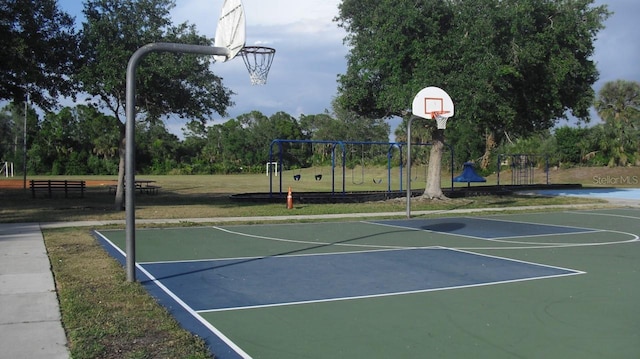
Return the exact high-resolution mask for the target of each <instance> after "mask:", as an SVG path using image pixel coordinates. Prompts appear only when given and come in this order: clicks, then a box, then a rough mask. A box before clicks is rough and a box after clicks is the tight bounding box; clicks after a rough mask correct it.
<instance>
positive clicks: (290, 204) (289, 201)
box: [287, 187, 293, 209]
mask: <svg viewBox="0 0 640 359" xmlns="http://www.w3.org/2000/svg"><path fill="white" fill-rule="evenodd" d="M292 208H293V195H292V194H291V187H289V193H288V194H287V209H292Z"/></svg>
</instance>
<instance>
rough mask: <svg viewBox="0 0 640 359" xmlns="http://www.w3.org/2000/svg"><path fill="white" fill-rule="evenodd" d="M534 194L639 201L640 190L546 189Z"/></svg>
mask: <svg viewBox="0 0 640 359" xmlns="http://www.w3.org/2000/svg"><path fill="white" fill-rule="evenodd" d="M535 193H537V194H541V195H544V196H569V197H592V198H605V199H624V200H638V201H640V188H581V189H557V190H553V189H548V190H537V191H535Z"/></svg>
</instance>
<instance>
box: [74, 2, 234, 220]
mask: <svg viewBox="0 0 640 359" xmlns="http://www.w3.org/2000/svg"><path fill="white" fill-rule="evenodd" d="M174 7H175V2H174V1H173V0H135V1H122V0H87V1H86V2H85V5H84V11H83V12H84V15H85V17H86V21H85V22H84V23H83V26H82V31H81V37H82V41H81V46H80V48H81V53H82V59H81V60H82V65H83V66H82V68H81V70H80V71H79V72H78V73H77V75H76V76H75V79H77V80H78V81H79V83H80V86H81V88H82V90H83V91H84V92H86V93H88V94H90V95H91V96H92V98H93V100H95V102H96V104H97V105H98V106H100V107H101V108H107V109H108V110H110V111H111V113H113V115H114V116H115V117H116V118H118V119H119V120H120V123H121V124H122V127H121V141H120V165H119V173H118V190H117V191H116V201H115V205H116V208H122V204H123V198H124V186H123V181H124V169H125V166H124V161H125V144H124V138H125V136H124V128H125V126H124V116H123V114H124V113H125V108H124V107H125V103H126V98H125V95H126V94H125V89H126V68H127V63H128V61H129V59H130V58H131V55H133V53H134V52H135V51H136V50H137V49H139V48H140V47H142V46H143V45H146V44H148V43H153V42H173V43H185V44H198V45H210V44H211V43H212V41H211V39H208V38H206V37H204V36H201V35H198V34H197V32H196V29H195V27H194V26H192V25H188V24H186V23H183V24H179V25H173V24H172V23H171V19H170V10H171V9H172V8H174ZM209 60H210V59H209V58H207V57H202V56H196V55H190V54H167V53H153V54H149V55H148V56H147V57H145V59H144V61H142V63H141V64H140V65H139V66H138V80H137V84H136V87H137V92H136V109H137V111H138V113H139V119H138V120H144V121H150V122H154V121H161V120H162V118H163V116H165V115H168V114H177V115H178V116H180V117H181V118H187V119H191V120H200V121H202V122H204V121H206V120H208V119H210V117H211V116H213V115H214V114H216V113H217V114H220V115H225V114H226V109H227V108H228V107H229V106H231V105H232V102H231V99H230V97H231V95H232V92H231V91H230V90H229V89H227V88H225V87H224V86H223V84H222V79H221V78H220V77H219V76H217V75H215V74H214V73H213V72H212V71H211V69H210V66H209V65H210V61H209Z"/></svg>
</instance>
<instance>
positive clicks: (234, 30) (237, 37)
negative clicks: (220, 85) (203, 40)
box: [214, 0, 246, 62]
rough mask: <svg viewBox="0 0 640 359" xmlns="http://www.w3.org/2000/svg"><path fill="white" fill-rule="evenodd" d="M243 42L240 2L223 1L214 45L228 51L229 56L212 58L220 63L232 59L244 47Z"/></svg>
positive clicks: (242, 16)
mask: <svg viewBox="0 0 640 359" xmlns="http://www.w3.org/2000/svg"><path fill="white" fill-rule="evenodd" d="M245 40H246V29H245V15H244V8H243V6H242V1H241V0H224V4H223V5H222V11H221V12H220V19H219V20H218V27H217V28H216V36H215V44H214V45H215V46H216V47H226V48H227V49H229V56H228V57H227V56H214V58H215V59H216V61H222V62H224V61H228V60H231V59H233V58H234V57H236V55H237V54H238V52H239V51H240V50H242V48H243V47H244V43H245Z"/></svg>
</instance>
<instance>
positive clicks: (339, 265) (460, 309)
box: [96, 209, 640, 359]
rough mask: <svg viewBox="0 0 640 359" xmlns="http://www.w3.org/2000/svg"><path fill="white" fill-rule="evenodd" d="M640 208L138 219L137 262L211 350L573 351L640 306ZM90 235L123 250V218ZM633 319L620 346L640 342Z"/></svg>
mask: <svg viewBox="0 0 640 359" xmlns="http://www.w3.org/2000/svg"><path fill="white" fill-rule="evenodd" d="M638 219H640V212H638V211H634V210H631V209H628V210H626V209H625V210H622V209H621V210H599V211H596V210H594V211H574V212H562V213H546V214H545V213H535V214H526V215H501V216H484V217H443V218H417V219H411V220H406V219H404V220H398V219H393V220H374V221H358V222H336V223H327V222H316V223H295V224H262V225H256V224H253V225H234V226H219V227H218V226H212V227H194V228H162V229H143V230H138V231H137V233H136V237H137V242H138V260H139V262H138V263H137V272H138V278H139V280H140V281H141V283H142V284H143V285H144V286H145V287H146V288H147V289H148V291H149V292H150V293H151V294H152V295H153V296H154V297H156V298H157V300H158V301H159V302H160V303H161V304H163V305H164V306H165V307H166V308H167V309H168V310H169V311H170V312H171V313H172V314H173V315H174V316H175V317H176V319H177V320H178V321H179V322H180V323H181V324H182V325H183V326H184V327H185V328H186V329H188V330H190V331H192V332H194V333H196V334H197V335H198V336H200V337H202V338H203V339H205V340H206V341H207V343H208V344H209V346H210V348H211V350H212V352H213V353H214V354H215V355H216V358H222V359H230V358H278V359H283V358H302V357H305V358H326V357H336V358H338V357H345V358H360V357H363V358H364V357H366V358H390V357H402V358H423V357H425V353H427V352H432V353H434V356H433V357H438V358H459V357H477V358H500V357H504V358H507V357H512V356H511V355H505V352H504V351H503V349H498V350H496V349H497V347H499V348H506V347H509V348H510V349H509V352H510V353H512V354H513V355H514V357H577V356H576V355H577V354H579V353H580V352H582V351H583V349H584V348H586V347H588V348H591V347H592V346H594V345H595V347H598V346H597V345H596V344H595V343H593V342H594V340H596V339H595V338H594V337H593V335H592V334H591V333H586V334H585V333H582V331H584V330H585V329H586V330H588V327H589V325H591V324H589V323H593V325H595V324H596V323H597V324H598V325H600V326H603V327H604V328H608V330H611V326H612V325H615V324H614V322H612V320H613V319H615V317H618V315H621V314H622V313H626V314H624V315H627V316H630V318H633V319H634V320H633V323H637V322H639V321H640V311H638V310H637V305H634V304H633V302H634V301H636V302H637V300H640V290H638V289H635V288H637V287H638V286H637V285H635V284H636V283H637V280H640V274H639V272H640V267H638V263H640V250H639V248H640V247H639V243H640V242H638V235H637V233H640V225H639V223H640V221H638ZM96 237H97V238H98V239H99V240H100V241H101V242H102V243H103V245H104V246H105V248H106V249H107V250H108V251H109V252H110V253H111V254H112V255H113V256H114V257H115V258H117V259H118V260H120V261H121V262H124V252H123V248H124V247H125V243H124V237H125V235H124V231H122V230H107V231H100V232H96ZM634 267H635V270H633V269H631V268H634ZM613 273H616V274H615V277H611V276H612V275H613ZM607 278H609V279H607ZM611 278H615V280H614V281H611V280H610V279H611ZM631 280H633V281H634V282H633V289H632V290H625V291H624V294H620V295H621V296H618V292H616V290H620V288H623V287H624V288H627V287H625V284H624V283H627V284H626V285H632V283H631V282H629V281H631ZM613 288H618V289H616V290H614V289H613ZM628 288H632V287H628ZM602 291H605V292H602ZM588 293H592V294H589V295H587V294H588ZM598 293H600V294H598ZM604 293H606V295H604ZM571 298H575V299H573V300H572V299H571ZM578 298H582V299H579V300H578ZM593 298H598V299H597V300H596V299H593ZM567 300H569V301H570V303H573V305H572V306H566V305H561V306H558V304H559V303H567V304H568V303H569V302H566V301H567ZM553 303H556V304H553ZM601 306H605V307H607V313H609V314H607V315H606V316H604V315H600V314H598V313H596V311H595V308H600V307H601ZM545 308H546V309H545ZM557 310H561V311H559V312H556V311H557ZM629 310H632V311H635V312H629ZM549 315H551V316H552V317H553V318H557V320H556V319H553V320H550V317H549ZM610 315H613V316H614V318H610V317H609V316H610ZM329 318H331V319H329ZM619 318H621V317H619ZM483 323H484V324H483ZM487 323H488V324H487ZM632 325H633V324H632ZM621 329H622V328H621ZM624 330H627V331H628V333H627V334H626V335H625V334H623V335H620V333H619V331H617V333H619V334H618V337H617V339H616V340H615V342H616V343H617V344H616V345H617V346H618V348H619V350H618V352H621V353H624V354H625V355H626V354H629V353H637V354H640V341H636V340H635V339H638V337H637V331H636V332H635V334H633V333H634V332H633V330H632V328H628V327H624ZM550 331H551V332H554V333H556V334H554V337H552V338H550V337H547V336H546V335H544V333H550ZM572 332H573V333H572ZM518 333H520V334H518ZM525 333H529V334H526V335H525ZM534 333H535V334H534ZM562 333H565V334H566V335H569V333H572V334H570V335H571V336H574V337H575V336H577V337H580V338H582V339H581V340H580V341H579V343H580V344H579V345H577V344H572V345H569V346H566V345H565V342H564V341H563V339H562V337H563V336H564V335H565V334H562ZM634 335H635V337H633V336H634ZM630 336H631V337H630ZM447 338H455V341H452V342H448V340H447ZM634 338H635V339H634ZM541 342H544V343H545V345H546V349H545V350H544V355H541V353H542V352H540V350H539V343H541ZM491 343H493V344H491ZM576 343H577V342H576ZM427 357H430V356H427ZM578 357H589V355H587V356H584V355H583V356H578ZM604 357H616V356H615V355H614V356H604ZM618 357H630V356H618Z"/></svg>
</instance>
